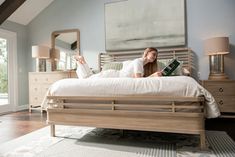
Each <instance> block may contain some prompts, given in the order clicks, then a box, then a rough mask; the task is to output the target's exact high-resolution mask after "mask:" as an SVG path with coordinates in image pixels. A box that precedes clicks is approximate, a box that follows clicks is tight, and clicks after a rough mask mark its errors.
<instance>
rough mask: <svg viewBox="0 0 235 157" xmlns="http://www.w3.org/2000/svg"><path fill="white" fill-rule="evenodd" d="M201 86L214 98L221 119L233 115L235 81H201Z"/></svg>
mask: <svg viewBox="0 0 235 157" xmlns="http://www.w3.org/2000/svg"><path fill="white" fill-rule="evenodd" d="M202 85H203V86H204V87H205V88H206V89H207V90H208V91H209V92H210V93H211V94H212V95H213V96H214V98H215V100H216V102H217V103H218V105H219V108H220V112H221V113H222V117H226V115H227V113H235V80H221V81H219V80H203V81H202ZM228 117H229V116H228ZM234 117H235V115H234Z"/></svg>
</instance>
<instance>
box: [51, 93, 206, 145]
mask: <svg viewBox="0 0 235 157" xmlns="http://www.w3.org/2000/svg"><path fill="white" fill-rule="evenodd" d="M48 99H50V100H52V101H51V102H50V103H48V105H49V107H48V109H47V111H48V112H47V114H48V116H47V122H48V124H50V125H51V135H52V136H55V125H56V124H58V125H79V126H90V127H98V128H112V129H127V130H143V131H160V132H172V133H186V134H198V135H200V139H201V142H200V147H201V148H202V149H205V148H206V145H205V128H204V112H205V110H204V98H203V97H197V98H194V97H159V96H118V97H92V98H91V97H81V96H80V97H62V96H48Z"/></svg>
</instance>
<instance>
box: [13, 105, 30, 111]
mask: <svg viewBox="0 0 235 157" xmlns="http://www.w3.org/2000/svg"><path fill="white" fill-rule="evenodd" d="M22 110H29V105H28V104H26V105H20V106H16V108H15V111H22Z"/></svg>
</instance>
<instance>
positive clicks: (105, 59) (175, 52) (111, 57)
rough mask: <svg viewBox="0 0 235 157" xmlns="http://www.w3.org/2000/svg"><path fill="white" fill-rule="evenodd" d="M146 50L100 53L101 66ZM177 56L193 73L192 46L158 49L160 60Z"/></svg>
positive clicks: (137, 55) (140, 53) (133, 57)
mask: <svg viewBox="0 0 235 157" xmlns="http://www.w3.org/2000/svg"><path fill="white" fill-rule="evenodd" d="M143 52H144V51H132V52H112V53H100V54H99V68H100V70H101V69H102V67H103V65H104V64H105V63H109V62H122V61H126V60H132V59H135V58H139V57H141V56H142V55H143ZM174 58H177V59H178V60H179V61H182V62H183V68H186V69H188V71H189V72H190V73H192V69H193V67H194V66H193V57H192V51H191V49H190V48H171V49H158V60H161V59H174Z"/></svg>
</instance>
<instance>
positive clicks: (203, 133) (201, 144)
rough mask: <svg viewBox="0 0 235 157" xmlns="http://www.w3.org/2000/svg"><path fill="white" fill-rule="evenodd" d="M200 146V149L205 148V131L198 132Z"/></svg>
mask: <svg viewBox="0 0 235 157" xmlns="http://www.w3.org/2000/svg"><path fill="white" fill-rule="evenodd" d="M200 148H201V150H206V148H207V147H206V133H205V131H201V132H200Z"/></svg>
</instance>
